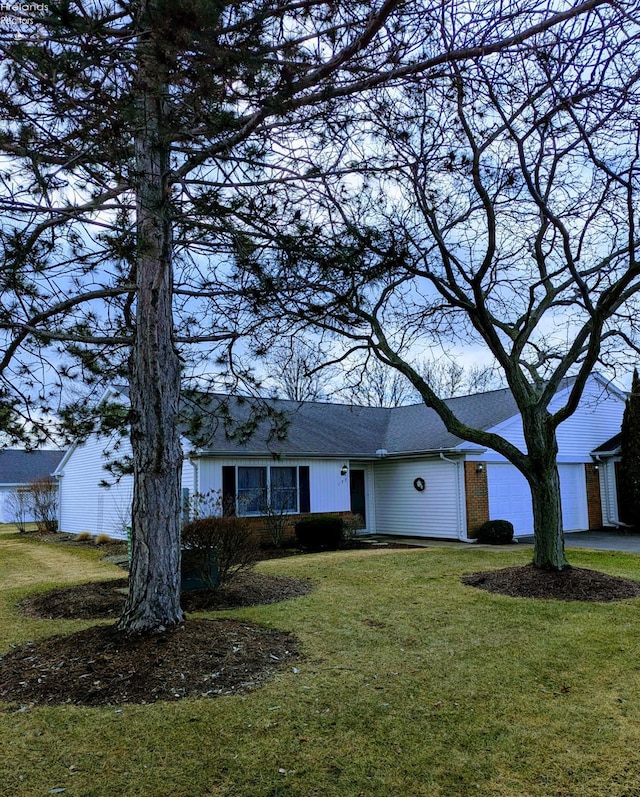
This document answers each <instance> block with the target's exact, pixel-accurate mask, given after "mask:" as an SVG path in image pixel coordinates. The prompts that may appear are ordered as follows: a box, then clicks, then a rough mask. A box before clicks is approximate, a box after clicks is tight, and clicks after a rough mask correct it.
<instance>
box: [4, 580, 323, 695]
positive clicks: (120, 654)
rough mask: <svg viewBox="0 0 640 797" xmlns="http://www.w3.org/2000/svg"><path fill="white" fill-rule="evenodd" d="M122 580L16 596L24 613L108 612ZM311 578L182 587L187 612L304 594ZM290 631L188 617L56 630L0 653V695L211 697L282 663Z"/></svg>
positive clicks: (117, 608)
mask: <svg viewBox="0 0 640 797" xmlns="http://www.w3.org/2000/svg"><path fill="white" fill-rule="evenodd" d="M126 588H127V579H115V580H110V581H98V582H91V583H88V584H80V585H76V586H72V587H64V588H60V589H55V590H51V591H50V592H47V593H43V594H40V595H34V596H32V597H31V598H28V599H26V600H24V601H22V603H21V604H20V609H21V610H22V612H23V613H24V614H26V615H28V616H30V617H39V618H52V619H53V618H55V619H84V620H87V619H104V618H113V619H115V618H117V617H118V616H119V615H120V613H121V612H122V608H123V606H124V601H125V592H124V591H125V590H126ZM310 590H311V584H310V582H308V581H306V580H300V579H294V578H289V577H287V576H271V575H266V574H264V573H255V572H253V571H249V572H246V573H241V574H239V575H238V576H237V577H236V579H234V581H233V582H231V584H229V585H228V586H226V587H220V588H219V589H217V590H215V591H212V592H209V591H206V590H199V591H194V592H185V593H183V595H182V607H183V609H184V610H185V611H186V612H196V611H207V610H213V609H230V608H237V607H241V606H253V605H257V604H267V603H275V602H277V601H282V600H287V599H289V598H295V597H299V596H302V595H305V594H307V593H308V592H309V591H310ZM297 651H298V645H297V642H296V639H295V638H294V637H292V636H290V635H288V634H283V633H279V632H276V631H272V630H269V629H265V628H260V627H258V626H255V625H252V624H250V623H243V622H235V621H232V620H202V619H187V621H186V622H185V623H184V624H183V625H181V626H179V627H178V628H175V629H170V630H169V631H166V632H165V633H162V634H156V635H151V636H131V637H124V636H123V635H122V634H120V633H118V632H117V631H116V630H115V627H114V626H113V625H109V626H104V625H102V626H97V627H94V628H90V629H87V630H85V631H81V632H79V633H75V634H70V635H68V636H57V637H52V638H50V639H45V640H41V641H39V642H34V643H30V644H28V645H24V646H22V647H20V648H17V649H15V650H13V651H11V652H10V653H8V654H6V655H5V656H4V657H1V658H0V699H2V700H6V701H9V702H12V703H17V704H19V705H21V706H24V705H27V706H31V705H42V704H44V705H47V704H60V703H69V704H74V705H83V706H102V705H120V704H123V703H153V702H155V701H157V700H178V699H180V698H184V697H216V696H218V695H227V694H234V693H238V692H243V691H247V690H249V689H253V688H255V687H257V686H259V685H260V684H261V683H262V682H263V681H264V680H266V679H267V678H269V677H270V676H271V675H272V673H274V672H275V671H277V670H279V669H282V668H284V667H287V666H290V665H291V662H292V660H295V657H296V656H297Z"/></svg>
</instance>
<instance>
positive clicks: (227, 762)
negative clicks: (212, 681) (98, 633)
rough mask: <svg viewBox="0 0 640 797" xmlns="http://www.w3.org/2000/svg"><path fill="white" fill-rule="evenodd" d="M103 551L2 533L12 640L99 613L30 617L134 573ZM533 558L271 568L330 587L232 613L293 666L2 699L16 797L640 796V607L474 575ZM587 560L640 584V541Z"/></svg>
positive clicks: (582, 561) (0, 605) (6, 642)
mask: <svg viewBox="0 0 640 797" xmlns="http://www.w3.org/2000/svg"><path fill="white" fill-rule="evenodd" d="M43 551H44V552H46V554H47V555H46V557H43ZM98 557H99V554H98V553H97V552H93V551H86V550H81V549H69V548H65V549H62V550H61V549H58V548H55V549H53V546H48V545H47V546H45V545H44V544H42V543H37V542H34V541H29V540H26V539H18V538H17V537H16V536H10V535H7V534H6V533H5V534H4V535H0V611H1V612H2V622H1V623H0V651H6V650H8V649H9V648H10V646H11V645H12V644H16V643H19V642H20V641H23V640H27V639H32V638H35V637H37V636H42V635H45V634H51V633H54V632H55V633H59V632H61V631H65V630H68V631H69V632H71V631H73V630H76V629H79V628H81V627H83V624H82V623H79V622H73V623H71V622H45V621H34V620H29V619H25V618H21V617H20V616H19V615H18V614H17V612H16V611H15V608H14V604H15V602H16V601H17V600H19V599H20V598H21V597H22V596H24V595H26V594H27V593H29V592H33V591H34V590H36V589H44V588H49V587H51V586H54V585H57V584H61V583H64V582H69V581H72V580H76V581H79V580H91V579H96V578H107V577H110V576H112V575H113V576H114V577H115V576H118V575H120V571H117V570H116V569H115V568H113V567H112V566H109V565H106V564H103V563H101V562H99V560H98ZM529 557H530V550H524V549H523V550H522V551H516V552H511V551H510V552H506V551H502V550H499V549H496V550H495V551H494V550H489V551H486V550H484V551H483V550H474V549H473V548H472V547H463V548H460V549H454V548H450V547H449V548H444V547H443V548H427V549H422V550H406V551H372V552H346V553H337V554H319V555H315V556H307V557H295V558H291V559H285V560H276V561H271V562H265V563H263V564H261V565H260V568H261V569H262V570H263V571H265V572H271V573H278V574H287V575H292V576H306V577H310V578H311V579H312V580H313V582H314V584H315V585H316V587H317V588H316V590H315V591H314V592H313V593H311V594H310V595H308V596H306V597H304V598H300V599H298V600H295V601H290V602H285V603H281V604H275V605H271V606H265V607H259V608H253V609H250V610H249V609H245V610H241V611H235V612H227V613H225V616H233V617H236V618H245V619H247V620H251V621H253V622H258V623H262V624H264V625H268V626H273V627H276V628H279V629H282V630H287V631H292V632H294V633H295V634H296V635H297V636H298V637H299V638H300V640H301V641H302V650H303V657H302V659H301V660H300V661H299V662H297V664H296V665H295V668H290V669H289V670H288V671H285V672H283V673H281V674H280V675H278V676H277V677H276V678H274V679H273V680H272V681H270V682H269V683H268V684H267V685H266V686H264V687H263V688H261V689H259V690H257V691H255V692H253V693H250V694H245V695H240V696H237V697H224V698H218V699H202V700H185V701H179V702H176V703H175V704H169V703H159V704H155V705H150V706H124V707H120V708H118V709H115V708H100V709H88V708H74V707H69V706H62V707H57V708H40V709H27V710H15V708H14V709H9V708H8V707H6V706H1V704H0V745H1V750H0V784H2V785H0V793H2V794H3V795H4V794H6V795H12V797H13V796H14V795H15V796H16V797H19V796H21V795H34V796H35V795H38V796H39V795H47V794H49V793H61V794H64V795H66V797H86V796H87V795H92V796H93V795H96V796H97V795H104V797H120V796H121V795H140V797H155V796H156V795H157V797H178V795H180V796H181V797H182V796H184V797H199V796H200V795H203V796H204V795H210V796H211V797H213V796H214V795H215V797H223V796H224V797H312V796H313V797H316V796H317V797H360V796H361V795H364V797H392V796H393V797H395V796H396V795H397V796H398V797H410V796H411V795H421V796H422V795H424V797H432V796H434V797H438V796H440V795H441V796H442V797H457V796H458V795H461V796H464V797H466V795H510V796H517V797H526V796H527V795H536V796H537V795H549V797H551V796H552V795H553V797H558V795H562V797H579V796H582V795H590V796H591V797H602V795H607V797H637V796H638V795H640V785H639V784H640V699H639V698H638V695H640V623H639V622H638V616H639V612H640V601H639V600H634V601H628V602H622V603H613V604H611V603H610V604H587V603H573V604H567V603H561V602H556V601H549V602H535V601H529V600H523V599H514V598H504V597H500V596H496V595H491V594H488V593H484V592H481V591H477V590H474V589H473V588H471V587H465V586H463V585H462V584H461V583H460V576H461V575H462V574H463V573H465V572H472V571H474V570H478V569H487V568H490V567H500V566H507V565H513V564H524V563H525V562H526V561H527V560H528V558H529ZM49 558H50V559H51V562H52V563H53V564H51V565H50V566H47V564H46V563H47V559H49ZM570 558H571V561H572V562H573V563H574V564H576V565H580V566H583V567H592V568H595V569H600V570H603V571H606V572H609V573H613V574H616V575H621V576H625V577H628V578H635V579H637V580H640V558H638V557H635V556H633V555H631V554H612V553H608V552H607V553H587V552H578V551H575V550H572V551H570ZM59 789H64V790H65V791H64V792H60V791H53V790H59Z"/></svg>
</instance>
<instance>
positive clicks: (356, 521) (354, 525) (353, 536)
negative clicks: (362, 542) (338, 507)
mask: <svg viewBox="0 0 640 797" xmlns="http://www.w3.org/2000/svg"><path fill="white" fill-rule="evenodd" d="M364 527H365V524H364V520H363V519H362V516H361V515H355V514H354V513H353V512H349V514H348V515H343V516H342V544H343V546H344V547H345V548H348V547H349V546H350V545H353V544H354V543H355V542H356V540H357V539H358V531H360V529H363V528H364Z"/></svg>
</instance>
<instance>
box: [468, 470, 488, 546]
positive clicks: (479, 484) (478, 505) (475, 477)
mask: <svg viewBox="0 0 640 797" xmlns="http://www.w3.org/2000/svg"><path fill="white" fill-rule="evenodd" d="M480 464H481V465H482V473H478V465H480ZM464 491H465V497H466V503H467V536H468V537H470V538H471V539H474V538H475V537H476V536H477V533H478V529H479V528H480V526H482V524H483V523H486V522H487V520H489V490H488V487H487V463H486V462H482V463H480V462H465V463H464Z"/></svg>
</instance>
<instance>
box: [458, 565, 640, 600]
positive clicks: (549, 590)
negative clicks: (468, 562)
mask: <svg viewBox="0 0 640 797" xmlns="http://www.w3.org/2000/svg"><path fill="white" fill-rule="evenodd" d="M462 582H463V584H468V585H469V586H471V587H477V588H478V589H484V590H487V592H495V593H498V594H500V595H509V596H510V597H512V598H537V599H540V598H548V599H553V600H562V601H597V602H602V603H606V602H609V601H621V600H628V599H629V598H638V597H640V583H638V582H637V581H631V580H630V579H628V578H619V577H617V576H610V575H607V574H606V573H600V572H598V571H596V570H588V569H586V568H582V567H569V568H566V569H565V570H561V571H554V570H540V568H537V567H534V566H533V565H524V566H523V567H505V568H502V569H500V570H487V571H484V572H481V573H471V574H470V575H465V576H463V577H462Z"/></svg>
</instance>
